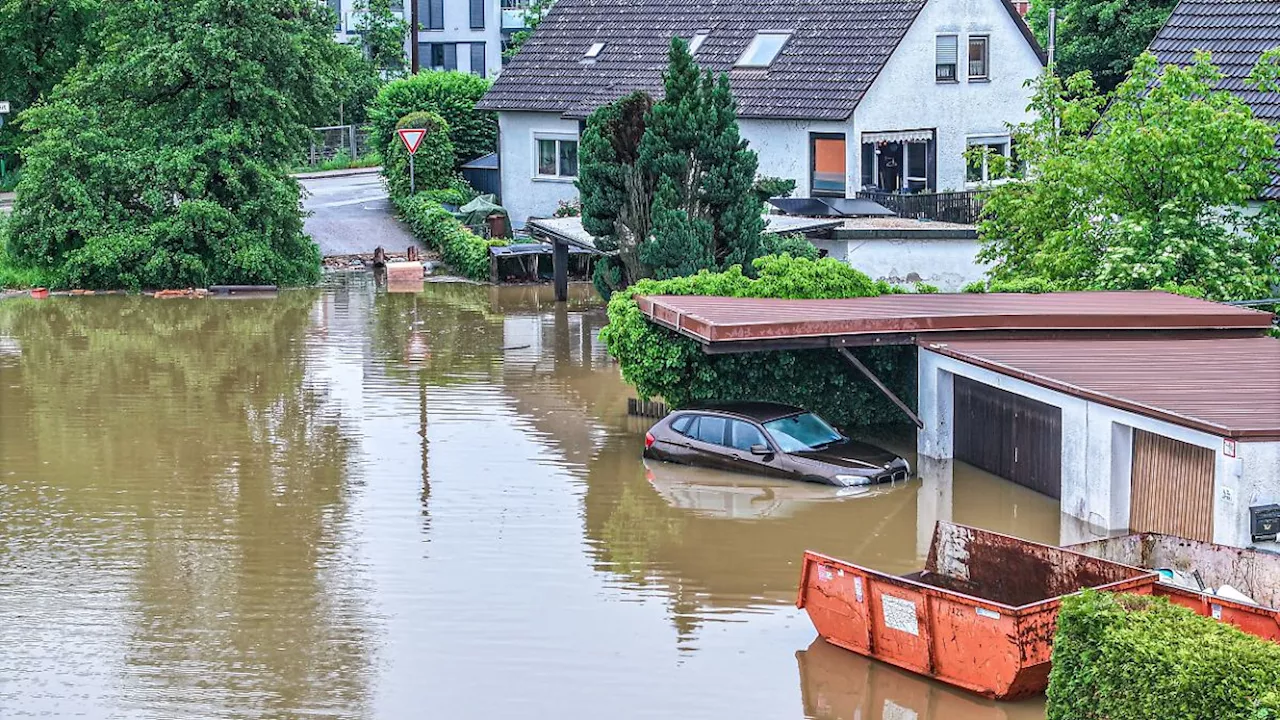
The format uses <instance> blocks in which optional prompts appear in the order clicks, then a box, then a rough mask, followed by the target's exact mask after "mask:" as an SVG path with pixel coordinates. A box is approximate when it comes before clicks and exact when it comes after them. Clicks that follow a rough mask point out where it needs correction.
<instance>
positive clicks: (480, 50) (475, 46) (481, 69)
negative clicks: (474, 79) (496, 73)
mask: <svg viewBox="0 0 1280 720" xmlns="http://www.w3.org/2000/svg"><path fill="white" fill-rule="evenodd" d="M471 72H473V73H475V74H476V75H479V76H480V77H485V76H486V75H487V74H488V73H487V72H486V68H485V62H484V43H482V42H474V43H471Z"/></svg>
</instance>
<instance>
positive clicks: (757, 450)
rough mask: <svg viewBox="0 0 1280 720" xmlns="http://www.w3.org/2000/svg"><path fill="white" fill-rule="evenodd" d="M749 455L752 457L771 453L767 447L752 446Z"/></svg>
mask: <svg viewBox="0 0 1280 720" xmlns="http://www.w3.org/2000/svg"><path fill="white" fill-rule="evenodd" d="M751 454H752V455H772V454H773V451H772V450H770V449H769V446H768V445H752V446H751Z"/></svg>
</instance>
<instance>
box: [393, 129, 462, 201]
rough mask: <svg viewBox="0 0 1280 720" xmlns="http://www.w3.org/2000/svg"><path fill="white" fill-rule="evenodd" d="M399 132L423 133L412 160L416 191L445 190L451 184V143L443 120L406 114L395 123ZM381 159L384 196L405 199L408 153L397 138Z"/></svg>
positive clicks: (407, 181) (452, 171)
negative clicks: (417, 131) (384, 187)
mask: <svg viewBox="0 0 1280 720" xmlns="http://www.w3.org/2000/svg"><path fill="white" fill-rule="evenodd" d="M403 129H418V130H425V131H426V132H427V134H426V136H425V137H423V138H422V144H421V145H419V146H418V152H417V154H415V155H414V157H413V174H414V177H415V178H416V180H417V184H416V187H417V188H418V189H419V190H425V189H429V188H439V187H447V186H448V185H449V183H451V182H453V180H454V178H455V175H454V170H453V161H454V155H453V142H452V141H451V140H450V139H449V124H448V123H447V122H445V120H444V118H442V117H440V116H439V115H437V114H435V113H433V112H415V113H409V114H408V115H405V116H404V117H402V118H400V121H399V122H397V123H396V130H403ZM383 157H384V158H385V161H384V162H383V164H382V176H383V177H384V178H386V179H387V192H388V193H390V195H391V197H392V198H396V199H400V198H406V197H409V151H408V150H406V149H405V147H404V143H403V142H401V140H400V138H396V140H395V142H394V143H392V144H391V145H390V147H389V148H388V149H387V152H386V154H385V155H383Z"/></svg>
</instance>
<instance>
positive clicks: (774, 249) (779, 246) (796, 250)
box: [760, 234, 818, 260]
mask: <svg viewBox="0 0 1280 720" xmlns="http://www.w3.org/2000/svg"><path fill="white" fill-rule="evenodd" d="M760 252H761V253H763V254H765V255H790V256H791V257H793V258H809V259H810V260H817V259H818V248H817V246H815V245H814V244H813V243H811V242H809V238H806V237H805V236H803V235H799V234H792V235H778V234H772V235H762V236H761V237H760Z"/></svg>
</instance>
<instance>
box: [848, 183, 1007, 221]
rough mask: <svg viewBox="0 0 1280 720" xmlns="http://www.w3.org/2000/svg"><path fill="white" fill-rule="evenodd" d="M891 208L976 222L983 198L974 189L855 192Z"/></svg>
mask: <svg viewBox="0 0 1280 720" xmlns="http://www.w3.org/2000/svg"><path fill="white" fill-rule="evenodd" d="M856 197H858V198H862V199H864V200H871V201H874V202H877V203H880V204H881V205H883V206H885V207H886V208H888V209H890V210H892V211H893V212H894V213H896V214H897V215H898V217H904V218H922V219H926V220H936V221H938V222H950V223H960V224H962V225H973V224H974V223H976V222H978V216H979V215H980V214H981V213H982V198H981V197H980V196H979V195H978V193H976V192H973V191H965V192H944V193H915V194H906V193H886V192H860V193H858V194H857V195H856Z"/></svg>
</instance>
